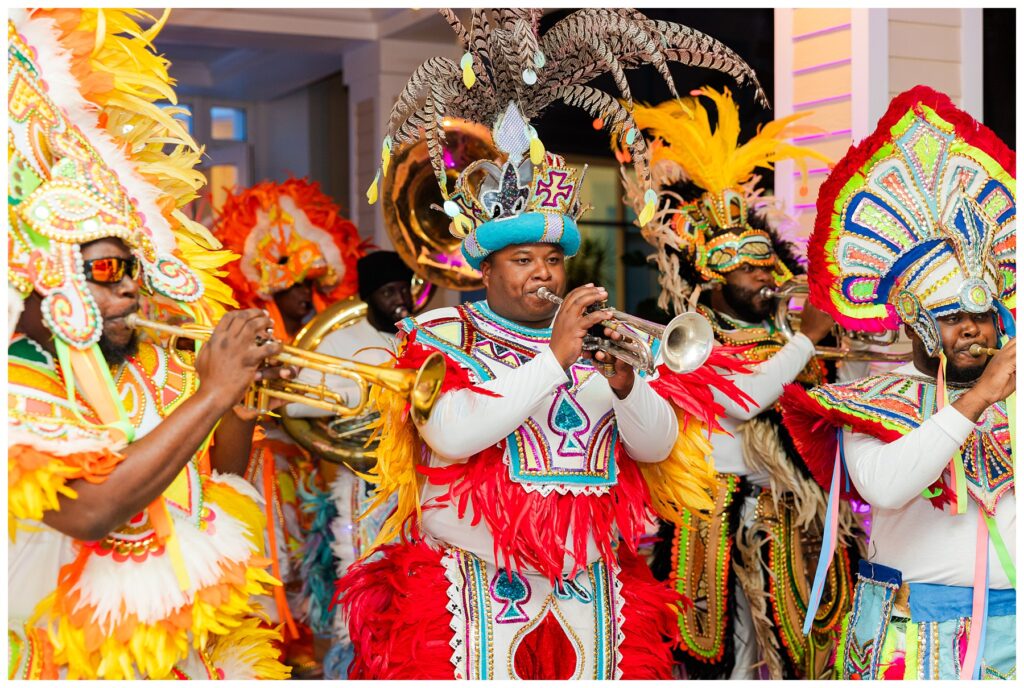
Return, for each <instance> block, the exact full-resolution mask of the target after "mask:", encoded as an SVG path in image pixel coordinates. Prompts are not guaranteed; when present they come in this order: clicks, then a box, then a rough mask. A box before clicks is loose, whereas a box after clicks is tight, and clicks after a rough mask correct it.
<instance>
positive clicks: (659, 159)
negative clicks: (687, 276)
mask: <svg viewBox="0 0 1024 688" xmlns="http://www.w3.org/2000/svg"><path fill="white" fill-rule="evenodd" d="M699 96H704V97H706V98H708V99H709V100H711V102H712V103H714V105H715V111H716V112H717V122H716V124H715V125H714V126H712V120H711V116H710V113H709V112H708V109H707V108H706V107H705V106H704V104H703V103H702V102H701V100H700V98H699ZM810 114H811V113H809V112H808V113H798V114H795V115H790V116H788V117H781V118H779V119H777V120H774V121H772V122H768V123H767V124H765V125H764V126H762V127H759V128H758V131H757V134H755V135H754V136H753V137H751V138H750V139H748V140H747V141H745V142H744V143H742V144H740V141H739V139H740V114H739V107H738V106H737V105H736V103H735V101H734V100H733V98H732V94H731V93H730V92H729V90H728V89H724V90H723V92H722V93H719V92H718V91H715V90H714V89H712V88H709V87H704V88H701V89H697V90H695V91H693V92H692V93H691V95H690V97H687V98H683V99H679V100H674V101H667V102H664V103H661V104H660V105H656V106H648V105H637V106H636V107H635V108H634V111H633V117H634V120H635V121H636V123H637V126H639V127H640V128H641V129H643V130H645V131H646V132H647V134H648V135H649V136H651V137H652V138H653V139H654V140H653V142H652V143H651V146H650V149H651V160H652V164H653V165H655V166H656V167H657V168H659V169H660V170H661V173H660V174H659V175H657V177H656V179H655V182H656V183H655V188H656V192H657V193H658V195H659V197H660V198H661V199H662V201H663V202H662V203H661V204H660V205H661V206H663V207H662V209H661V211H660V212H658V213H656V214H655V220H656V222H652V223H649V224H648V225H647V226H646V227H644V228H643V232H644V237H645V239H647V241H648V242H649V243H651V244H652V245H653V246H655V248H657V249H658V252H657V254H656V258H655V259H656V261H657V264H658V268H659V272H660V273H661V276H660V281H661V285H662V295H661V298H660V300H659V304H660V305H661V307H662V308H665V307H666V306H667V305H668V301H669V300H670V299H671V300H672V302H673V306H674V308H675V309H676V311H681V310H682V309H683V306H682V302H683V300H684V299H685V297H686V295H687V294H688V293H689V289H690V285H689V284H688V282H687V281H686V280H684V279H683V278H682V277H681V276H680V274H679V267H680V262H679V257H678V256H675V255H670V253H669V252H667V251H666V247H670V248H672V249H673V250H674V251H677V252H679V253H681V254H682V255H683V257H684V259H685V260H686V261H687V262H688V263H689V264H691V265H692V267H693V272H694V273H695V274H694V275H693V276H692V277H693V278H694V279H695V280H696V281H701V282H703V281H709V280H710V281H715V280H719V281H720V280H723V279H724V274H725V273H726V272H728V271H729V270H732V269H734V268H735V267H737V266H739V265H740V264H743V263H751V264H755V265H764V266H772V267H773V269H774V270H775V278H776V281H777V282H778V283H782V282H785V281H787V280H789V279H791V278H792V276H793V271H794V269H796V265H795V261H794V260H789V261H787V260H781V261H780V260H778V258H779V257H780V255H781V256H782V257H784V258H790V257H791V256H790V253H791V248H790V246H789V242H788V241H783V240H781V239H780V238H779V237H778V236H777V234H778V232H779V230H780V229H781V228H782V226H784V224H785V220H786V219H788V218H780V217H779V215H780V213H779V212H778V208H777V207H776V206H777V204H776V203H775V202H774V199H772V198H766V197H764V196H763V195H762V193H763V189H760V188H758V182H760V179H761V178H760V176H758V175H757V174H755V171H756V170H757V169H758V168H765V169H772V167H773V166H774V164H775V162H777V161H778V160H787V159H792V160H794V161H795V162H796V164H797V166H798V167H799V168H800V171H801V173H802V176H803V177H804V179H806V175H807V161H808V159H815V160H819V161H820V162H823V163H825V164H829V163H830V160H829V159H828V158H827V157H825V156H824V155H822V154H820V153H818V152H817V151H815V150H813V149H810V148H807V147H804V146H797V145H794V144H792V143H789V142H788V141H787V140H786V139H789V138H792V137H794V136H799V135H802V134H806V133H809V132H812V131H816V129H815V128H813V127H808V126H802V125H799V124H796V122H797V120H799V119H801V118H803V117H806V116H808V115H810ZM616 144H617V145H618V146H621V145H622V142H621V141H617V142H616ZM616 153H617V155H618V157H619V159H620V160H624V159H627V158H629V157H630V156H629V153H628V152H627V151H625V150H617V151H616ZM659 180H660V182H661V183H657V182H659ZM623 181H624V184H625V186H626V190H627V200H628V201H629V202H630V203H631V205H632V206H633V207H634V209H636V210H637V212H638V213H639V212H640V205H639V199H638V193H637V190H636V189H637V187H639V185H640V182H639V180H638V181H637V182H632V181H631V180H629V179H628V178H627V177H626V175H625V174H624V175H623ZM679 182H689V183H690V184H691V185H692V186H693V187H695V188H696V193H697V194H699V196H698V195H695V196H694V197H687V198H684V197H683V196H681V195H679V194H677V193H675V192H673V191H670V190H668V189H666V188H664V187H666V186H668V185H671V184H676V183H679ZM664 201H667V203H665V202H664ZM755 206H759V207H760V208H761V210H762V211H764V212H762V213H761V214H770V215H772V217H771V218H767V217H766V218H760V215H758V213H755V215H758V217H759V219H760V220H762V222H759V223H758V224H764V225H766V227H765V228H764V229H762V228H760V227H754V226H752V225H751V217H750V215H751V210H752V209H753V208H754V207H755ZM780 220H781V222H780ZM789 263H794V264H793V265H790V264H789ZM687 272H689V271H687Z"/></svg>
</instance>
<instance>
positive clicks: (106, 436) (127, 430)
mask: <svg viewBox="0 0 1024 688" xmlns="http://www.w3.org/2000/svg"><path fill="white" fill-rule="evenodd" d="M98 12H99V10H79V11H77V14H66V13H65V14H60V15H59V16H58V17H57V18H56V19H54V15H53V14H52V13H49V12H46V11H41V10H34V11H31V12H28V11H18V12H16V13H15V14H14V15H13V18H12V21H11V23H10V24H9V27H8V28H9V32H10V33H9V35H10V38H11V45H10V50H11V60H10V62H9V66H10V72H9V74H8V80H9V82H10V83H11V84H12V86H11V88H12V90H11V94H10V95H11V98H10V103H11V109H10V111H9V113H8V114H9V120H8V125H9V132H10V142H11V147H10V151H9V152H10V154H11V159H10V163H9V164H10V166H11V170H12V174H13V175H14V176H13V177H12V184H11V186H10V189H9V196H8V203H9V206H8V211H9V215H8V217H9V219H10V223H9V225H8V232H9V234H8V246H9V247H10V262H9V272H8V276H9V277H8V279H9V286H10V287H11V289H12V290H16V291H17V292H18V293H17V294H16V295H15V298H18V299H19V301H20V300H21V299H24V303H23V311H22V313H21V317H20V319H19V320H18V321H17V325H16V332H15V334H14V336H13V337H12V339H11V341H10V343H9V345H8V364H7V376H8V391H7V394H8V396H7V403H8V425H7V442H8V493H7V494H8V520H9V526H10V530H9V541H8V603H9V604H8V641H9V673H8V678H10V679H25V678H47V679H56V678H68V679H74V678H85V679H96V678H106V679H132V678H136V677H140V676H141V677H144V678H151V679H175V678H198V679H217V678H228V679H252V678H268V679H280V678H286V677H287V676H288V670H287V668H286V667H284V666H283V665H281V664H280V663H279V662H277V660H276V654H277V653H276V650H275V649H274V647H273V643H275V642H276V641H278V640H279V639H280V634H279V633H278V632H277V631H275V630H272V629H261V628H259V627H258V623H259V618H260V615H261V614H262V612H261V610H260V608H259V606H258V604H256V603H255V600H254V596H256V595H260V594H269V590H270V588H271V587H273V586H275V585H276V582H275V581H274V580H273V579H272V578H270V577H269V575H268V574H267V573H266V572H265V571H264V570H263V567H264V565H265V562H264V560H263V559H262V557H261V556H260V554H261V553H260V548H259V547H258V545H257V544H256V543H255V542H254V541H253V538H254V537H258V533H259V532H260V531H261V530H262V528H263V526H264V524H263V521H262V518H261V514H260V509H259V506H258V504H257V500H258V496H257V495H256V494H254V493H253V491H252V489H251V487H249V486H248V484H247V483H246V482H245V481H244V480H243V479H242V478H241V477H240V475H238V474H240V473H242V472H244V470H245V466H246V463H247V461H248V456H249V444H250V438H251V437H252V434H253V429H254V421H253V420H252V418H251V414H248V415H246V414H243V415H245V417H244V418H243V417H242V416H240V415H239V413H238V412H236V407H237V405H239V404H240V403H241V401H242V398H243V393H244V391H245V390H246V388H248V387H249V386H250V385H252V384H253V383H254V381H256V380H258V379H270V378H276V377H281V376H283V377H288V376H289V375H291V374H292V373H293V371H291V370H289V369H282V368H280V367H266V366H265V363H266V361H267V360H268V359H270V358H272V357H273V356H274V355H275V354H277V353H278V352H279V351H280V344H279V343H278V342H276V341H274V340H273V338H272V337H271V336H270V333H269V330H271V329H272V323H271V321H270V319H269V318H267V317H266V315H265V314H264V313H263V312H262V311H260V310H245V311H235V312H232V313H228V314H226V315H224V316H223V317H222V318H221V319H220V322H219V323H217V326H216V328H214V331H213V334H212V336H211V338H210V340H209V342H208V343H207V344H206V345H205V346H203V347H202V349H201V350H200V352H199V354H198V356H195V355H192V354H191V353H190V352H180V354H179V356H180V357H181V358H183V359H184V360H185V361H186V362H191V363H194V370H193V369H189V368H185V367H183V366H182V365H181V364H180V363H179V359H178V358H176V357H175V356H172V355H170V352H169V351H168V349H167V348H165V347H164V346H163V345H161V344H158V343H155V342H153V341H152V340H148V339H147V340H143V339H141V338H140V337H139V336H138V333H136V332H135V331H133V330H132V329H131V327H129V325H128V324H127V322H126V316H129V315H130V314H134V313H139V312H140V311H141V312H146V313H148V314H151V317H154V316H156V317H164V316H167V317H169V316H171V315H176V316H180V315H182V314H191V315H192V316H194V317H202V318H211V317H219V316H220V315H221V314H222V313H223V311H224V309H223V305H222V304H219V303H217V302H216V300H215V297H214V296H211V294H216V292H217V288H218V287H222V286H223V285H220V284H219V282H218V280H217V279H216V277H215V276H214V275H213V274H210V273H208V272H204V271H203V270H202V269H201V268H199V267H196V266H194V265H191V264H189V263H188V262H185V261H184V260H182V258H181V256H180V255H176V253H177V249H174V248H173V247H175V246H176V245H177V241H178V239H179V238H181V239H182V240H184V238H185V237H186V236H187V235H188V232H190V231H191V230H188V228H186V227H184V226H183V225H182V224H181V222H180V221H179V220H178V219H175V218H174V217H172V216H171V215H170V214H169V213H168V215H166V216H164V215H162V214H161V212H160V208H175V207H177V206H178V205H180V203H179V200H180V199H179V197H178V194H182V195H183V196H184V195H188V194H191V193H193V191H195V189H192V188H191V187H189V188H183V186H182V183H181V181H180V180H181V179H191V178H192V174H191V173H192V168H191V164H192V163H191V162H189V161H190V160H195V159H198V152H196V155H195V157H192V156H191V153H190V154H189V155H185V156H175V157H171V156H166V157H164V156H162V155H161V154H160V153H159V152H157V153H153V151H154V150H156V151H159V150H160V149H161V148H160V146H161V144H164V143H167V142H168V141H175V140H177V141H180V142H181V146H182V149H183V150H191V149H190V148H188V146H189V145H194V144H189V143H187V142H189V141H190V139H189V137H188V135H187V134H186V132H185V131H184V130H183V129H181V128H180V125H178V124H176V122H175V121H173V120H171V121H170V124H174V126H173V127H171V126H169V123H168V121H167V118H166V115H161V113H160V111H159V109H158V106H157V105H156V104H155V102H154V101H156V100H157V99H161V100H162V99H163V98H165V94H166V93H167V90H166V89H169V88H170V86H169V84H170V80H169V77H168V75H167V72H166V65H165V63H164V61H162V60H159V59H158V58H157V55H156V54H155V53H153V52H152V51H153V49H152V46H151V43H150V41H151V39H152V36H151V35H147V34H145V33H144V32H143V30H142V28H141V27H140V26H137V25H136V24H135V21H136V19H135V17H134V16H133V15H132V14H130V13H128V12H126V11H121V10H103V12H104V13H105V17H106V19H107V21H109V22H111V24H110V25H111V26H118V27H120V28H119V29H118V31H122V30H123V31H124V32H125V34H124V35H119V34H116V33H114V32H111V33H100V34H98V35H97V34H96V31H97V29H96V27H97V25H100V26H102V21H100V22H99V23H98V22H97V13H98ZM58 21H59V22H61V23H60V24H58V23H57V22H58ZM58 26H60V28H59V29H58ZM143 36H145V38H143ZM83 40H88V42H89V43H90V45H91V46H93V47H92V48H91V49H90V51H89V54H88V55H85V54H82V53H76V52H74V51H73V50H72V47H73V45H77V44H79V42H80V41H83ZM76 55H77V57H76ZM126 55H128V56H130V57H131V60H129V63H130V64H137V65H140V70H142V69H145V71H146V75H147V79H149V80H151V81H152V80H158V81H159V83H160V84H162V86H161V89H154V90H152V91H151V92H150V91H148V90H138V89H136V88H135V87H134V86H132V87H128V86H124V87H121V86H118V85H117V84H118V83H120V82H117V81H109V80H107V81H103V80H102V79H100V80H96V79H92V78H89V80H88V81H89V83H92V84H93V86H92V87H90V89H88V90H81V91H80V90H79V89H78V84H79V82H78V81H77V80H76V79H77V78H83V79H85V78H86V77H95V76H97V75H98V74H100V73H103V74H107V75H109V70H110V69H114V68H115V67H114V65H117V67H116V68H117V69H126V68H125V67H124V65H125V56H126ZM123 74H125V75H126V79H127V80H126V81H125V82H124V83H126V84H130V83H133V82H132V81H131V79H130V78H129V77H128V74H127V73H126V72H124V73H123ZM72 75H74V76H72ZM54 83H59V84H61V88H62V89H68V90H66V91H64V92H62V93H61V94H60V97H59V98H58V97H57V96H55V95H53V92H52V91H51V90H50V89H51V88H52V84H54ZM83 83H84V82H83ZM99 83H106V84H108V86H107V89H108V90H105V91H104V90H103V89H102V87H97V86H96V84H99ZM46 84H51V86H50V87H47V86H46ZM97 88H100V90H97ZM122 88H124V89H128V90H129V91H130V92H131V94H132V96H133V98H132V102H134V103H135V105H134V106H133V109H132V110H124V109H119V110H118V111H117V118H118V119H117V120H116V121H117V122H120V123H119V124H118V125H117V126H116V127H115V126H111V128H110V129H105V128H104V127H105V126H106V125H107V123H108V115H110V119H109V123H110V124H112V123H113V122H114V121H115V119H114V116H113V115H111V114H110V113H109V112H108V111H107V110H106V109H105V104H106V103H109V102H110V101H112V100H113V101H118V102H121V103H122V106H121V107H122V108H123V107H124V105H123V104H124V103H127V102H129V100H128V99H127V97H126V93H122V92H121V89H122ZM98 96H99V97H100V99H99V100H91V99H92V98H97V97H98ZM127 121H131V122H134V123H135V124H136V126H138V127H139V130H140V131H141V132H142V133H141V135H140V138H129V139H126V138H124V137H125V136H126V135H128V133H129V131H128V129H127V127H124V126H123V124H124V122H127ZM154 142H155V143H154ZM154 145H155V148H154ZM133 151H146V152H145V157H144V158H143V157H142V156H140V157H139V158H137V159H135V158H133V157H132V156H133V155H134V153H133ZM154 155H156V156H157V157H156V158H154V157H153V156H154ZM136 165H138V166H140V167H142V168H144V167H145V166H146V165H155V166H156V167H160V168H161V169H162V170H165V171H166V170H173V174H167V176H163V173H162V174H161V175H146V176H143V175H142V174H141V173H140V172H136V171H135V170H136ZM115 170H116V172H115ZM138 199H146V200H144V201H139V200H138ZM144 217H146V218H148V219H147V220H144V219H143V218H144ZM179 232H180V233H181V234H180V236H179ZM212 258H213V259H214V260H216V259H217V258H218V256H216V255H214V256H212ZM143 290H144V291H143Z"/></svg>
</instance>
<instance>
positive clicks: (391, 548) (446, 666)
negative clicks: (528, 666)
mask: <svg viewBox="0 0 1024 688" xmlns="http://www.w3.org/2000/svg"><path fill="white" fill-rule="evenodd" d="M379 551H380V552H381V553H382V554H383V558H382V559H378V560H376V561H362V562H359V563H357V564H355V565H353V566H352V567H350V568H349V570H348V572H347V573H346V574H345V575H344V576H343V577H342V578H341V579H339V580H338V582H337V588H336V590H335V593H334V600H333V601H332V606H333V605H335V604H340V605H341V608H342V611H343V613H344V614H345V618H346V619H347V623H348V628H349V635H350V636H351V638H352V645H353V648H354V650H355V659H354V660H353V661H352V665H351V667H350V669H349V678H350V679H364V680H373V679H383V680H400V679H406V680H408V679H433V680H439V681H450V680H452V679H454V678H455V669H454V667H453V666H452V662H451V658H452V648H451V646H450V645H449V644H448V643H449V641H450V640H451V638H452V631H451V628H450V627H449V623H450V621H451V614H450V613H449V612H448V610H447V609H446V606H447V604H448V593H447V590H448V580H447V579H446V578H445V576H444V568H443V567H442V566H441V552H439V551H437V550H434V549H432V548H430V547H429V546H427V545H425V544H423V543H416V544H401V545H384V546H383V547H381V548H380V550H379Z"/></svg>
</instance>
